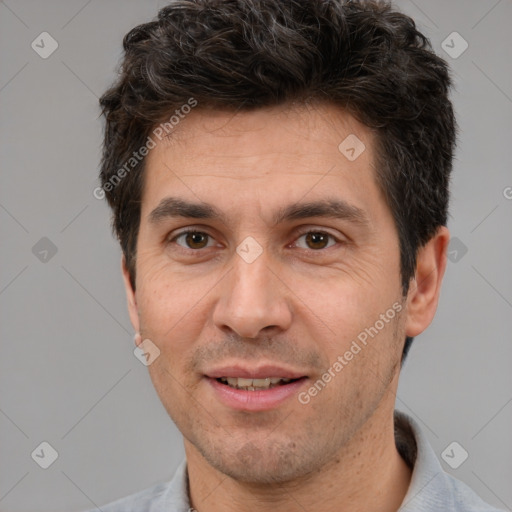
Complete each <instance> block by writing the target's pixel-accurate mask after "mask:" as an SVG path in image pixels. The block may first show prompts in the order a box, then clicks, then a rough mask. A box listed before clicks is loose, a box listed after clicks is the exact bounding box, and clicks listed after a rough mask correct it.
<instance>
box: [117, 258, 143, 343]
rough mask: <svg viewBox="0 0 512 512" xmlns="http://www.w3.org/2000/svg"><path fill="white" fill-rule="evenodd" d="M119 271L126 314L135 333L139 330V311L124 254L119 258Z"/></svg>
mask: <svg viewBox="0 0 512 512" xmlns="http://www.w3.org/2000/svg"><path fill="white" fill-rule="evenodd" d="M121 271H122V274H123V281H124V289H125V291H126V301H127V305H128V314H129V315H130V321H131V324H132V326H133V328H134V329H135V332H136V333H137V332H139V330H140V322H139V309H138V307H137V297H136V294H135V290H134V289H133V288H132V285H131V282H130V272H129V271H128V267H127V265H126V259H125V257H124V254H123V256H122V257H121Z"/></svg>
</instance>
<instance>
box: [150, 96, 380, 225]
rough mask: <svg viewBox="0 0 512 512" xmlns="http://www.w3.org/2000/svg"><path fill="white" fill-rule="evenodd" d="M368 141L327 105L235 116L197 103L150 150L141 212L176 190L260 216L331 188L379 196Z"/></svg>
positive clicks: (358, 196)
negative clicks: (273, 206)
mask: <svg viewBox="0 0 512 512" xmlns="http://www.w3.org/2000/svg"><path fill="white" fill-rule="evenodd" d="M373 141H374V134H373V133H372V132H371V131H370V130H369V129H368V128H367V127H365V126H364V125H362V124H361V123H359V122H358V121H357V120H356V119H354V118H353V117H352V116H350V115H348V114H347V113H345V112H344V111H343V110H341V109H340V108H338V107H335V106H333V105H325V104H319V105H309V106H299V107H297V106H293V107H291V106H287V107H272V108H265V109H258V110H254V111H249V112H237V113H234V112H224V111H205V110H201V109H200V108H199V107H198V108H197V109H196V110H194V111H192V112H191V113H190V114H188V115H187V116H186V117H184V118H183V119H182V120H181V121H180V122H179V124H178V125H177V126H176V127H175V128H174V129H173V131H172V132H171V134H170V137H169V138H168V139H163V140H161V141H157V144H156V146H155V147H154V148H153V149H152V150H151V151H150V153H149V155H148V157H147V161H146V170H145V180H144V181H145V184H144V193H143V201H142V215H143V217H144V215H145V214H146V215H147V214H148V212H149V210H150V209H151V208H154V207H155V206H156V204H158V202H159V201H160V200H162V199H163V198H164V197H165V196H174V197H176V196H180V195H182V196H186V197H187V198H189V199H193V200H195V201H196V202H197V200H198V199H199V200H204V201H207V202H215V203H217V204H219V205H220V207H221V208H222V209H226V210H229V209H233V208H235V207H236V206H241V205H243V206H245V209H246V210H248V211H250V209H251V207H253V208H255V211H256V210H258V213H260V212H261V211H262V210H265V209H266V207H267V206H268V207H270V205H271V203H274V204H278V203H284V202H286V203H289V202H291V201H298V200H300V199H301V198H304V199H306V200H310V201H313V200H316V199H319V198H321V197H324V196H325V195H329V196H330V197H332V196H333V193H338V195H339V196H340V197H341V198H343V199H345V200H346V199H350V200H351V202H352V203H360V205H359V206H360V207H361V206H363V204H364V203H365V198H366V200H368V199H373V201H375V200H379V201H380V200H381V199H382V198H381V197H380V194H379V191H378V189H377V187H376V184H375V179H374V176H375V171H374V166H373V161H374V158H373V146H374V142H373ZM283 192H284V193H283ZM355 206H358V205H357V204H355Z"/></svg>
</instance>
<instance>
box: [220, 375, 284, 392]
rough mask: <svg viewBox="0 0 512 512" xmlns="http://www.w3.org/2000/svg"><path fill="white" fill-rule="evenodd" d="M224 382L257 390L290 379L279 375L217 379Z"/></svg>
mask: <svg viewBox="0 0 512 512" xmlns="http://www.w3.org/2000/svg"><path fill="white" fill-rule="evenodd" d="M219 380H220V381H221V382H223V383H224V384H227V385H228V386H231V387H232V388H237V389H245V390H247V391H257V390H260V389H270V388H273V387H275V386H279V385H280V384H288V382H291V380H292V379H282V378H280V377H266V378H265V379H242V378H237V377H221V378H220V379H219Z"/></svg>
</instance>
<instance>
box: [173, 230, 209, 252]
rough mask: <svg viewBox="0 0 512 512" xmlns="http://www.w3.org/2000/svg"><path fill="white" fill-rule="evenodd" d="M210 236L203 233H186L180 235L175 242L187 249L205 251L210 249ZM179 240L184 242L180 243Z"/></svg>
mask: <svg viewBox="0 0 512 512" xmlns="http://www.w3.org/2000/svg"><path fill="white" fill-rule="evenodd" d="M209 239H210V235H208V234H207V233H203V232H201V231H185V232H183V233H180V234H179V235H178V236H177V237H176V238H174V241H176V243H177V244H178V245H179V246H181V247H184V248H186V249H204V248H205V247H208V243H209ZM179 240H182V241H183V242H182V243H180V242H179Z"/></svg>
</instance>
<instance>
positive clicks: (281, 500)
mask: <svg viewBox="0 0 512 512" xmlns="http://www.w3.org/2000/svg"><path fill="white" fill-rule="evenodd" d="M391 405H392V406H393V405H394V404H391ZM385 412H386V415H385V418H383V417H382V416H383V414H384V413H383V411H379V410H377V411H376V412H375V414H374V415H373V416H372V417H370V418H369V419H368V420H367V422H366V423H365V424H364V425H363V427H362V428H361V429H360V430H359V431H358V432H357V434H356V435H355V436H354V437H353V438H352V440H351V441H350V443H349V446H344V447H343V449H342V450H340V452H339V453H337V454H335V456H334V457H333V458H332V459H331V461H330V462H329V463H328V464H326V465H324V466H323V467H322V468H320V469H319V470H318V471H317V472H315V473H314V474H309V475H307V476H305V477H303V478H302V479H301V480H300V481H298V480H294V481H293V482H287V483H284V484H283V483H280V484H276V485H268V484H265V485H262V484H253V483H247V482H239V481H236V480H234V479H232V478H230V477H228V476H226V475H225V474H223V473H221V472H219V471H217V470H216V469H214V468H212V467H211V466H210V465H209V464H208V463H207V462H206V461H205V460H204V458H203V457H202V456H201V455H200V454H199V452H198V451H197V450H196V449H195V448H194V447H193V446H192V445H191V444H190V443H188V442H187V441H185V450H186V454H187V467H188V476H189V494H190V501H191V505H192V507H193V508H194V509H195V510H196V511H197V512H221V511H222V512H234V511H237V512H240V511H244V512H253V511H254V512H256V511H260V510H262V508H264V507H270V506H271V507H272V510H273V511H274V512H303V511H304V510H322V511H324V512H331V511H332V512H334V511H336V512H340V511H351V512H359V511H361V512H362V511H365V512H377V511H379V512H396V511H397V510H398V508H399V507H400V505H401V503H402V501H403V499H404V497H405V494H406V492H407V489H408V486H409V482H410V478H411V470H410V469H409V467H408V466H407V464H406V463H405V462H404V460H403V459H402V458H401V457H400V455H399V453H398V451H397V449H396V445H395V439H394V423H393V407H391V408H389V407H388V408H386V411H385Z"/></svg>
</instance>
